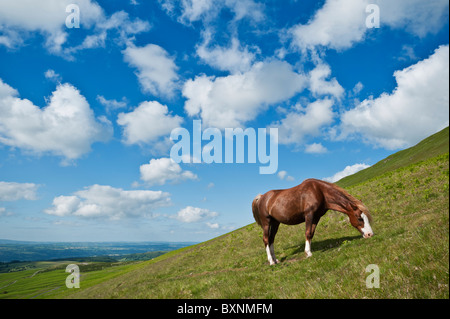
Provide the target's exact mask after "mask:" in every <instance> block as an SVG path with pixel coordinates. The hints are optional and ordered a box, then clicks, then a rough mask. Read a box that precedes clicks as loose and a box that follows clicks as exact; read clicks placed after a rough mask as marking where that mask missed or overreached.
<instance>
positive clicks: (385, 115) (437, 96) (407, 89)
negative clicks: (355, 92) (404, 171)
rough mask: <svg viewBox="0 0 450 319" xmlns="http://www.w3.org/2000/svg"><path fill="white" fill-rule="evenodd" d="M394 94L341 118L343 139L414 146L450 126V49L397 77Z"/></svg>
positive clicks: (393, 146)
mask: <svg viewBox="0 0 450 319" xmlns="http://www.w3.org/2000/svg"><path fill="white" fill-rule="evenodd" d="M394 77H395V80H396V82H397V87H396V88H395V89H394V91H393V92H392V93H383V94H381V95H380V96H379V97H377V98H375V99H373V98H369V99H366V100H364V101H362V102H361V103H360V104H358V105H357V106H356V107H355V108H354V109H351V110H349V111H347V112H345V113H344V114H342V116H341V129H342V135H341V137H347V136H348V135H352V134H356V135H360V136H362V137H363V139H364V140H365V141H367V142H369V143H372V144H375V145H376V146H381V147H384V148H386V149H398V148H403V147H407V146H411V145H414V144H415V143H417V142H419V141H420V140H422V139H423V138H425V137H427V136H429V135H431V134H433V133H435V132H437V131H439V130H441V129H443V128H444V127H446V126H448V125H449V120H448V118H449V107H448V105H449V47H448V45H444V46H440V47H439V48H438V49H436V50H435V52H434V53H433V54H432V55H431V56H430V57H429V58H427V59H425V60H422V61H419V62H418V63H416V64H414V65H411V66H410V67H407V68H405V69H403V70H399V71H396V72H395V73H394Z"/></svg>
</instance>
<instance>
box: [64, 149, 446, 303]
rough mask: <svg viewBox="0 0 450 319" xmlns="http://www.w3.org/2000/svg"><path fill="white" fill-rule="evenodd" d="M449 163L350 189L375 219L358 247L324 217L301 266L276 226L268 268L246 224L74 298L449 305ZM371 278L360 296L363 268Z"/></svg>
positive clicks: (335, 221)
mask: <svg viewBox="0 0 450 319" xmlns="http://www.w3.org/2000/svg"><path fill="white" fill-rule="evenodd" d="M448 170H449V165H448V154H445V155H442V156H439V157H435V158H432V159H428V160H426V161H423V162H420V163H416V164H413V165H410V166H407V167H404V168H401V169H398V170H395V171H391V172H388V173H386V174H383V175H381V176H379V177H377V178H373V179H371V180H370V181H368V182H365V183H360V184H358V185H356V186H355V187H350V188H349V191H350V192H351V193H352V194H354V195H355V196H356V197H358V198H360V199H361V200H363V202H364V203H366V204H367V206H368V207H369V208H370V209H371V212H372V215H373V217H374V223H373V229H374V232H375V236H374V237H372V238H370V239H363V238H362V237H361V236H360V235H359V233H358V232H357V231H356V230H355V229H354V228H353V227H351V226H350V224H349V223H348V221H347V217H346V216H345V215H343V214H341V213H338V212H328V213H327V215H325V216H324V218H323V219H322V220H321V222H320V223H319V225H318V228H317V231H316V235H315V237H314V239H313V242H312V251H313V256H312V257H311V258H305V254H304V252H303V249H304V242H305V240H304V225H300V226H285V225H282V226H281V227H280V230H279V233H278V235H277V238H276V244H275V249H276V253H277V257H278V259H280V260H281V263H280V264H277V265H275V266H272V267H271V266H269V265H268V263H267V260H266V254H265V251H264V248H263V244H262V240H261V229H260V228H259V227H258V226H257V225H256V224H251V225H248V226H246V227H243V228H241V229H238V230H236V231H233V232H231V233H228V234H226V235H223V236H221V237H218V238H215V239H213V240H210V241H207V242H204V243H201V244H198V245H195V246H193V247H189V248H185V249H184V250H182V251H174V252H171V253H169V254H166V255H163V256H160V257H158V258H156V259H154V260H152V261H149V262H144V263H142V265H141V266H140V267H139V268H138V269H134V270H132V271H129V272H127V273H124V274H123V275H120V276H117V277H115V278H113V279H111V280H108V281H104V282H101V283H99V284H97V285H93V286H91V287H88V288H86V289H80V290H79V291H76V293H74V294H71V295H70V296H68V297H74V298H448V297H449V288H448V283H449V273H448V270H449V262H448V260H449V255H448V251H449V245H448V243H449V229H448V225H449V220H448V212H449V207H448V200H449V192H448ZM369 264H376V265H378V267H379V269H380V288H379V289H376V288H373V289H368V288H367V287H366V284H365V280H366V277H367V276H368V273H366V272H365V268H366V267H367V265H369Z"/></svg>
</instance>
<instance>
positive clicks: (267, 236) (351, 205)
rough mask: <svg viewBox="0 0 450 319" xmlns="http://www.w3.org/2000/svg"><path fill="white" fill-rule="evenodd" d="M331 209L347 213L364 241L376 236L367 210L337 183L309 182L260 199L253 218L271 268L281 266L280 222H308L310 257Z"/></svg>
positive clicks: (268, 193)
mask: <svg viewBox="0 0 450 319" xmlns="http://www.w3.org/2000/svg"><path fill="white" fill-rule="evenodd" d="M329 209H332V210H336V211H339V212H342V213H345V214H347V215H348V217H349V219H350V223H351V224H352V226H353V227H355V228H356V229H358V231H359V232H360V233H361V234H362V235H363V237H364V238H369V237H372V236H373V231H372V228H371V227H370V222H371V221H372V217H371V216H370V213H369V210H368V209H367V207H366V206H364V204H363V203H362V202H361V201H359V200H358V199H356V198H354V197H353V196H352V195H350V194H349V193H347V192H346V191H345V190H343V189H342V188H340V187H339V186H337V185H335V184H332V183H328V182H324V181H320V180H317V179H307V180H305V181H303V183H301V184H300V185H298V186H295V187H292V188H288V189H281V190H270V191H268V192H267V193H265V194H263V195H258V196H256V197H255V199H254V200H253V202H252V210H253V216H254V217H255V220H256V222H257V223H258V225H260V226H261V228H262V229H263V241H264V245H265V247H266V252H267V259H268V260H269V263H270V265H274V264H276V263H278V260H277V259H276V258H275V253H274V249H273V242H274V240H275V235H276V234H277V231H278V226H279V225H280V223H283V224H287V225H297V224H300V223H303V222H305V224H306V229H305V237H306V243H305V253H306V256H307V257H310V256H311V239H312V238H313V236H314V231H315V230H316V226H317V223H318V222H319V220H320V217H322V216H323V215H324V214H325V213H326V212H327V211H328V210H329Z"/></svg>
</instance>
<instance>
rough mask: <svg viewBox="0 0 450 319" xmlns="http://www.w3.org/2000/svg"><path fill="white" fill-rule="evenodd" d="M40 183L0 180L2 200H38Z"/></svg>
mask: <svg viewBox="0 0 450 319" xmlns="http://www.w3.org/2000/svg"><path fill="white" fill-rule="evenodd" d="M38 187H39V185H36V184H33V183H16V182H1V181H0V201H15V200H20V199H26V200H36V199H37V195H36V192H37V189H38Z"/></svg>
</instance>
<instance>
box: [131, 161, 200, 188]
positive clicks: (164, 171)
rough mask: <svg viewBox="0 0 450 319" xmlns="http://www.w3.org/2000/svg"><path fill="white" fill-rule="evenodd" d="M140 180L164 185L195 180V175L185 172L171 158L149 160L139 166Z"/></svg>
mask: <svg viewBox="0 0 450 319" xmlns="http://www.w3.org/2000/svg"><path fill="white" fill-rule="evenodd" d="M140 172H141V180H143V181H144V182H146V183H148V184H151V185H152V184H159V185H162V184H165V183H166V182H168V181H170V182H179V181H183V180H189V179H191V180H195V179H197V175H196V174H194V173H192V172H191V171H185V170H183V169H182V168H181V166H180V165H179V164H177V163H175V162H174V161H173V160H172V159H171V158H166V157H163V158H158V159H155V158H153V159H151V160H150V162H149V163H148V164H144V165H141V167H140Z"/></svg>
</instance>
